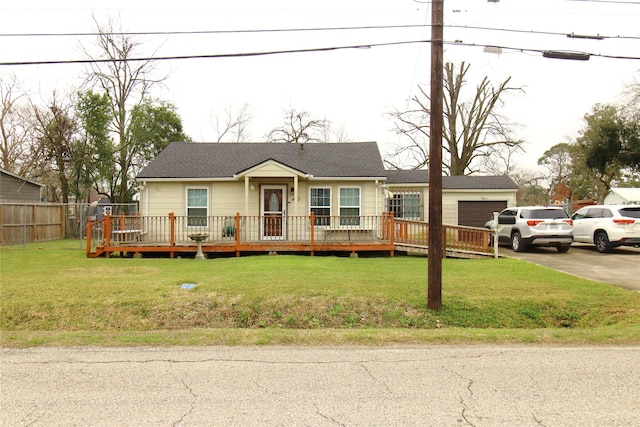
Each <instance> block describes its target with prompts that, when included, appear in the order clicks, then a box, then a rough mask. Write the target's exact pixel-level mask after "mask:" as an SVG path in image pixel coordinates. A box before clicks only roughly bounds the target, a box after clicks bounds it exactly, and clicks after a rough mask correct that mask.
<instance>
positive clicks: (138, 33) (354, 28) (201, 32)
mask: <svg viewBox="0 0 640 427" xmlns="http://www.w3.org/2000/svg"><path fill="white" fill-rule="evenodd" d="M571 1H578V0H571ZM582 1H587V0H582ZM639 4H640V2H639ZM429 27H431V25H430V24H401V25H365V26H347V27H311V28H280V29H277V28H276V29H241V30H192V31H134V32H124V31H123V32H102V33H100V32H86V33H3V34H0V37H87V36H90V37H98V36H102V35H110V36H158V35H165V36H172V35H179V36H180V35H205V34H251V33H256V34H260V33H287V32H307V31H308V32H313V31H357V30H383V29H406V28H429ZM444 27H445V28H451V29H463V30H480V31H498V32H506V33H524V34H535V35H555V36H566V37H572V34H573V33H563V32H558V31H538V30H520V29H513V28H493V27H480V26H470V25H444ZM597 37H598V39H599V40H604V39H628V40H640V36H620V35H617V36H604V35H598V36H597ZM574 38H578V37H575V36H574Z"/></svg>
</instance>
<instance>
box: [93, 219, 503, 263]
mask: <svg viewBox="0 0 640 427" xmlns="http://www.w3.org/2000/svg"><path fill="white" fill-rule="evenodd" d="M444 230H445V231H444V236H443V237H444V239H443V240H444V241H445V246H446V247H445V250H446V253H447V255H448V256H455V255H456V254H458V255H460V256H465V257H468V256H492V255H493V249H492V247H491V246H490V245H489V242H490V239H491V233H490V231H489V230H485V229H481V228H472V227H455V226H445V227H444ZM87 236H88V237H87V251H86V253H87V256H88V257H99V256H106V257H110V256H111V255H112V254H120V255H123V256H124V255H126V256H168V257H170V258H174V257H176V256H179V257H193V256H195V255H196V253H197V251H198V243H197V242H196V240H201V241H202V242H201V250H202V253H203V254H204V255H205V257H209V258H213V257H217V256H228V255H229V254H230V255H232V256H233V255H235V256H241V255H242V254H253V253H307V254H309V255H314V254H315V253H317V252H325V253H329V252H335V253H349V254H350V255H351V256H357V254H358V253H359V252H381V253H388V254H389V255H390V256H393V255H394V253H395V252H396V251H403V252H426V250H427V248H428V247H427V244H428V224H427V223H426V222H422V221H407V220H401V219H395V218H394V217H393V215H391V214H387V213H385V214H383V215H380V216H360V217H348V218H346V217H338V216H334V217H316V216H314V215H313V214H312V215H309V216H287V217H273V216H262V217H260V216H255V217H253V216H241V215H239V214H237V215H236V216H235V217H196V218H194V217H182V216H175V215H173V214H169V215H168V216H166V217H143V216H140V215H137V216H124V215H120V216H106V217H104V218H102V219H100V220H98V221H89V224H88V230H87Z"/></svg>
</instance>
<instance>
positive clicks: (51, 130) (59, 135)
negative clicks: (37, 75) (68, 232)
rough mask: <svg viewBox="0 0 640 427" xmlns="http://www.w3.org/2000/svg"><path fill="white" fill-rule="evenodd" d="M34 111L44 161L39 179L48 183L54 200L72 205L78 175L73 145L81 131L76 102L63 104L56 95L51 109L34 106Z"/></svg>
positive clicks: (35, 125)
mask: <svg viewBox="0 0 640 427" xmlns="http://www.w3.org/2000/svg"><path fill="white" fill-rule="evenodd" d="M32 109H33V118H34V123H33V130H34V134H35V137H36V141H37V151H36V154H37V156H38V157H39V159H40V161H39V164H40V171H39V175H38V178H39V179H40V180H41V181H43V182H45V183H46V184H47V189H48V190H49V191H48V193H49V194H50V196H51V197H50V198H51V199H53V200H55V201H61V202H62V203H69V195H70V194H71V193H72V188H71V187H72V184H71V181H72V177H73V175H74V174H73V166H74V158H73V146H74V140H75V138H76V137H77V131H78V122H77V120H76V119H75V117H74V115H75V113H74V109H73V103H67V104H65V103H63V102H62V101H61V100H60V99H58V97H56V94H55V93H54V94H53V99H52V101H51V102H50V104H49V106H48V107H47V108H41V107H37V106H35V105H32ZM85 160H86V159H85ZM58 192H59V194H58ZM73 193H75V192H73Z"/></svg>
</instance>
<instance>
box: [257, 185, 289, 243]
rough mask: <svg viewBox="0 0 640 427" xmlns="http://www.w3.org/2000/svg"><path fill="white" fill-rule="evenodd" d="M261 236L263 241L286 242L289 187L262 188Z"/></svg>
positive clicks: (272, 186) (268, 186)
mask: <svg viewBox="0 0 640 427" xmlns="http://www.w3.org/2000/svg"><path fill="white" fill-rule="evenodd" d="M260 215H261V216H262V221H261V223H260V235H261V237H262V239H263V240H284V239H285V238H286V235H287V231H286V224H287V223H286V220H285V217H286V215H287V186H286V185H263V186H261V187H260Z"/></svg>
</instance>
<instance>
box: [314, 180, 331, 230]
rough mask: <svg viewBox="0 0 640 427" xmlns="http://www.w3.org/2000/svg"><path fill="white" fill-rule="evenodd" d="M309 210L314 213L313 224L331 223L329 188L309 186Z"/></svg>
mask: <svg viewBox="0 0 640 427" xmlns="http://www.w3.org/2000/svg"><path fill="white" fill-rule="evenodd" d="M310 196H311V200H310V202H309V206H310V210H311V212H312V213H313V214H314V215H315V220H314V225H330V224H331V188H311V189H310Z"/></svg>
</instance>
